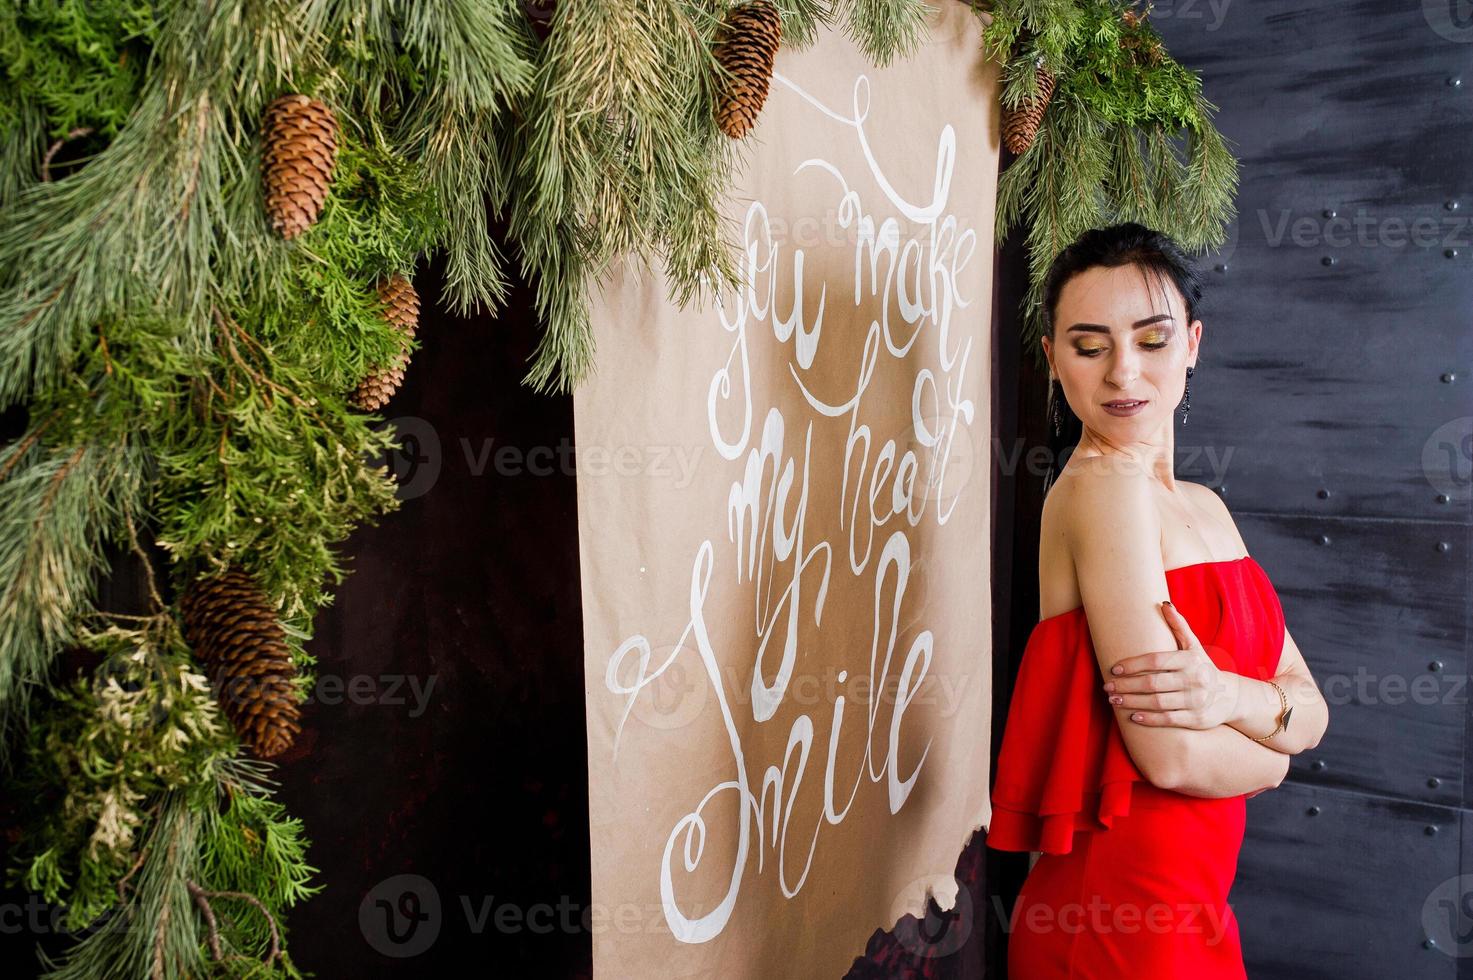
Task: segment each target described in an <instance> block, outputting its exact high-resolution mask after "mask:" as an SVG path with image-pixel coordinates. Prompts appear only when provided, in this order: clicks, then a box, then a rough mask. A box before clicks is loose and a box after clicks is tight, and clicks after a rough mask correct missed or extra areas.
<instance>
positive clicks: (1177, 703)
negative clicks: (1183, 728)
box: [1110, 691, 1189, 711]
mask: <svg viewBox="0 0 1473 980" xmlns="http://www.w3.org/2000/svg"><path fill="white" fill-rule="evenodd" d="M1116 698H1119V700H1118V701H1117V700H1116ZM1110 703H1112V704H1114V705H1115V706H1116V707H1117V708H1124V709H1126V710H1127V711H1177V710H1180V709H1182V708H1186V707H1189V705H1188V704H1187V696H1186V694H1185V692H1182V691H1163V692H1162V693H1160V694H1114V695H1111V697H1110Z"/></svg>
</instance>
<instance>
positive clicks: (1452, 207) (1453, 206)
mask: <svg viewBox="0 0 1473 980" xmlns="http://www.w3.org/2000/svg"><path fill="white" fill-rule="evenodd" d="M1443 207H1445V208H1447V209H1448V210H1449V211H1456V210H1457V209H1458V202H1457V201H1448V202H1447V203H1446V204H1444V205H1443Z"/></svg>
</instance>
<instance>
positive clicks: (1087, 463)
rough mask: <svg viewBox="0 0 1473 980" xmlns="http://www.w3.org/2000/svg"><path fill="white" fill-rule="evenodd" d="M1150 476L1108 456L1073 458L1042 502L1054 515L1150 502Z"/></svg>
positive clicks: (1092, 513)
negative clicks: (1053, 510) (1051, 506)
mask: <svg viewBox="0 0 1473 980" xmlns="http://www.w3.org/2000/svg"><path fill="white" fill-rule="evenodd" d="M1150 490H1151V479H1150V474H1148V473H1147V472H1146V471H1145V470H1144V469H1143V468H1141V467H1140V466H1137V465H1134V464H1131V463H1129V462H1122V461H1121V460H1119V459H1116V458H1113V457H1109V456H1089V457H1085V458H1079V457H1074V458H1072V459H1071V460H1070V461H1069V464H1068V466H1066V467H1065V468H1064V470H1063V472H1061V473H1060V474H1059V478H1058V480H1057V481H1056V482H1055V484H1054V486H1053V488H1052V489H1051V490H1050V491H1049V495H1048V498H1047V499H1046V500H1045V501H1044V510H1045V512H1047V511H1048V509H1049V507H1050V505H1051V504H1052V505H1053V507H1054V509H1055V514H1054V516H1055V518H1058V519H1064V520H1065V521H1066V522H1067V520H1069V519H1072V518H1074V517H1078V516H1083V517H1090V516H1095V515H1097V514H1099V513H1102V512H1109V511H1115V510H1117V509H1118V508H1120V507H1121V506H1126V507H1129V506H1130V505H1131V504H1132V503H1137V504H1148V503H1149V502H1150Z"/></svg>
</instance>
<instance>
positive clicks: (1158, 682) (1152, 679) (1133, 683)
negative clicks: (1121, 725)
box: [1105, 670, 1187, 694]
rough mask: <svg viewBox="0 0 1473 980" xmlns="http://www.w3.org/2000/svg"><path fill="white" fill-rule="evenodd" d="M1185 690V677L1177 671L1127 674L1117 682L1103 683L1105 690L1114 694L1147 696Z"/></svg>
mask: <svg viewBox="0 0 1473 980" xmlns="http://www.w3.org/2000/svg"><path fill="white" fill-rule="evenodd" d="M1186 689H1187V678H1186V675H1185V674H1184V673H1183V672H1182V671H1179V670H1161V671H1153V672H1151V673H1149V674H1127V675H1126V676H1125V677H1122V678H1120V679H1119V680H1113V681H1106V682H1105V690H1106V691H1109V692H1111V693H1114V694H1148V693H1152V692H1157V691H1184V690H1186Z"/></svg>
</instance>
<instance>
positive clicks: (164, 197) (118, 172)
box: [0, 0, 327, 407]
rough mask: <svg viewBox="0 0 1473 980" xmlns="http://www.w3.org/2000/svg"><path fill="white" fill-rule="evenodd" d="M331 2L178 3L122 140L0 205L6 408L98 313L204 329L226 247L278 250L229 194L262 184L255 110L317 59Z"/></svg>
mask: <svg viewBox="0 0 1473 980" xmlns="http://www.w3.org/2000/svg"><path fill="white" fill-rule="evenodd" d="M326 5H327V0H312V2H308V3H293V2H290V0H265V2H254V0H224V2H222V3H221V4H214V5H208V6H197V5H194V4H188V3H180V4H178V5H177V6H176V7H174V8H173V9H172V11H171V12H170V14H169V16H168V18H167V20H166V21H165V22H163V23H162V25H161V26H160V29H159V37H158V46H157V47H156V48H155V49H154V53H153V62H152V70H151V71H150V73H149V76H148V79H147V81H146V83H145V85H144V88H143V91H142V93H141V95H140V98H139V102H138V104H137V106H136V108H135V109H134V110H133V113H132V115H131V116H130V117H129V120H128V124H127V125H126V126H124V127H123V128H122V130H121V131H120V132H119V133H118V136H117V138H116V139H115V140H114V141H113V142H112V143H111V144H110V145H109V146H108V147H107V148H106V149H104V150H103V151H102V152H101V153H99V154H98V155H97V156H96V158H94V159H93V160H91V161H90V162H89V163H88V164H87V165H86V166H85V167H83V168H82V169H81V170H80V171H78V172H77V173H76V174H74V175H72V176H71V177H69V178H68V179H67V180H64V181H56V182H44V183H42V182H38V183H35V184H31V185H29V186H26V187H25V188H23V189H22V190H21V191H20V193H19V194H17V195H16V198H15V200H14V201H13V202H11V203H10V204H9V206H7V207H6V209H5V211H4V212H3V213H0V407H4V406H8V405H10V404H13V403H15V402H16V401H19V400H22V399H25V398H27V397H30V396H31V395H32V394H33V393H35V392H36V391H38V390H41V389H44V388H46V387H48V386H50V385H51V384H53V383H54V382H55V381H56V379H57V377H58V375H59V373H60V372H61V370H62V369H63V367H64V364H65V362H66V360H67V359H68V357H69V356H70V354H71V352H72V350H73V349H74V348H75V347H76V345H77V344H78V343H79V342H80V341H81V338H82V337H83V336H84V335H85V332H86V331H87V329H89V327H90V325H91V324H93V323H96V322H97V321H99V320H104V319H110V318H114V317H117V316H122V315H127V314H130V313H134V312H137V311H140V310H161V311H164V312H166V313H168V314H171V315H175V316H179V317H183V318H185V319H186V320H190V321H192V322H194V323H196V324H201V325H203V324H204V323H205V322H206V319H205V317H204V316H203V314H204V313H205V312H206V310H205V304H206V302H207V299H206V297H207V296H208V295H209V294H210V293H211V292H212V291H215V290H217V289H219V288H222V284H221V283H220V281H219V280H218V278H217V272H216V267H215V264H214V259H215V257H216V255H217V253H218V252H220V251H222V250H228V249H236V248H241V249H246V250H247V251H249V252H254V253H256V254H259V253H260V252H262V251H264V250H266V249H267V248H269V247H271V246H272V244H273V243H272V242H271V241H270V239H269V237H268V236H267V234H266V233H265V231H264V229H260V228H258V229H253V230H252V231H251V232H248V233H246V234H241V233H240V229H234V230H232V233H230V234H227V233H226V230H225V229H224V227H223V222H222V218H223V214H224V203H223V201H222V188H223V187H225V186H226V185H227V184H234V185H236V186H239V185H241V184H252V185H253V184H254V181H255V174H254V173H251V174H247V173H246V171H245V167H246V162H245V161H246V159H247V154H246V152H245V147H246V146H247V145H248V144H249V143H250V141H251V139H252V138H253V132H254V129H253V127H254V119H255V116H256V114H257V113H258V111H259V108H260V106H261V105H263V104H264V99H265V97H266V95H267V94H268V93H274V92H275V90H276V89H277V88H278V87H280V86H282V85H284V84H286V83H287V82H288V81H289V79H290V78H292V77H293V75H294V74H295V73H296V72H297V71H299V70H303V69H304V68H307V67H309V66H315V65H316V64H317V63H318V62H319V61H320V57H321V51H320V44H321V36H322V35H321V26H322V12H323V9H324V8H325V7H326ZM252 257H254V256H252ZM249 264H250V258H244V259H237V260H236V261H235V262H233V263H227V264H226V267H233V268H241V267H243V266H246V265H249Z"/></svg>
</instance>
